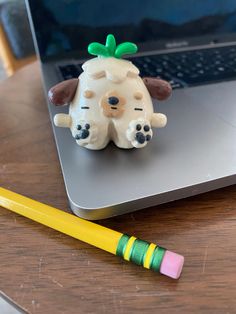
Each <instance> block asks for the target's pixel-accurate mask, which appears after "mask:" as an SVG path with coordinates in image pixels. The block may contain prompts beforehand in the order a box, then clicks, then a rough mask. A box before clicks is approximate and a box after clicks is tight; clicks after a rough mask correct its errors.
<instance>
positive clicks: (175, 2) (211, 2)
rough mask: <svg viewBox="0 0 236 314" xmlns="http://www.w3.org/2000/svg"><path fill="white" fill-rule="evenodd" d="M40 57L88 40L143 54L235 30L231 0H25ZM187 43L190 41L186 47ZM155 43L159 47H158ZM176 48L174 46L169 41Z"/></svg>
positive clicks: (82, 51) (82, 49) (80, 49)
mask: <svg viewBox="0 0 236 314" xmlns="http://www.w3.org/2000/svg"><path fill="white" fill-rule="evenodd" d="M28 2H29V8H30V11H31V16H32V21H33V24H34V29H35V34H36V38H37V43H38V48H39V52H40V55H41V57H42V59H44V58H45V57H47V56H55V55H60V54H62V53H64V52H68V51H77V54H78V57H83V56H86V49H87V46H88V44H89V43H90V42H93V41H98V42H104V41H105V38H106V35H107V34H109V33H112V34H114V35H115V37H116V39H117V42H118V43H119V42H123V41H132V42H135V43H137V44H138V46H139V48H140V49H141V50H145V49H149V50H151V49H156V48H158V47H159V46H160V44H162V45H163V43H165V45H164V46H163V47H168V43H169V47H171V45H172V42H175V41H177V42H179V43H180V45H181V43H182V44H183V45H184V44H185V43H186V42H187V39H194V38H195V39H196V38H199V37H201V38H209V36H210V37H211V38H212V39H213V38H218V37H217V36H221V37H222V36H223V37H224V35H225V34H227V35H229V34H232V33H234V32H236V1H235V0H164V1H162V0H145V1H143V0H132V1H128V0H118V1H112V0H57V1H55V0H28ZM187 44H188V43H187ZM158 45H159V46H158ZM173 45H175V43H173Z"/></svg>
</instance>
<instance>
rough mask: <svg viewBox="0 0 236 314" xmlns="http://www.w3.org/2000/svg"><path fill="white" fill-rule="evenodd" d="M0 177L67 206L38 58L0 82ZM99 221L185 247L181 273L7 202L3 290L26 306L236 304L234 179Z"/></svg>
mask: <svg viewBox="0 0 236 314" xmlns="http://www.w3.org/2000/svg"><path fill="white" fill-rule="evenodd" d="M0 185H1V186H3V187H5V188H8V189H11V190H12V191H15V192H18V193H21V194H24V195H26V196H28V197H31V198H33V199H36V200H38V201H41V202H44V203H47V204H50V205H53V206H55V207H58V208H61V209H63V210H66V211H69V208H68V202H67V198H66V193H65V189H64V184H63V179H62V175H61V170H60V166H59V162H58V157H57V153H56V149H55V143H54V139H53V135H52V129H51V125H50V121H49V115H48V111H47V106H46V102H45V99H44V95H43V90H42V84H41V79H40V71H39V66H38V64H37V63H35V64H33V65H30V66H28V67H25V68H24V69H22V70H20V71H19V72H17V73H16V74H15V75H14V76H13V77H11V78H9V79H7V80H6V81H4V82H2V83H1V84H0ZM99 223H100V224H101V225H104V226H107V227H109V228H113V229H115V230H118V231H121V232H125V233H128V234H131V235H135V236H138V237H140V238H141V239H144V240H147V241H151V242H154V243H159V244H160V245H162V246H164V247H167V248H168V249H170V250H172V251H175V252H178V253H180V254H183V255H184V256H185V266H184V270H183V273H182V276H181V278H180V279H179V280H178V281H175V280H172V279H170V278H167V277H165V276H161V275H159V274H156V273H154V272H152V271H148V270H145V269H143V268H141V267H138V266H136V265H132V264H131V263H127V262H125V261H123V260H121V259H120V258H118V257H115V256H113V255H110V254H109V253H106V252H103V251H101V250H99V249H97V248H94V247H92V246H89V245H88V244H86V243H82V242H80V241H78V240H75V239H72V238H69V237H67V236H65V235H63V234H60V233H59V232H56V231H54V230H52V229H49V228H47V227H44V226H42V225H39V224H37V223H35V222H32V221H30V220H27V219H26V218H23V217H21V216H19V215H17V214H14V213H12V212H9V211H7V210H5V209H3V208H0V290H2V291H3V292H4V293H6V294H7V295H8V296H9V297H11V298H12V299H13V300H14V301H15V302H17V303H18V304H19V305H20V306H22V307H23V308H24V309H26V310H27V311H28V312H29V313H44V314H45V313H50V314H51V313H58V314H61V313H72V314H73V313H192V314H194V313H214V314H217V313H227V314H231V313H236V273H235V270H236V186H231V187H228V188H224V189H221V190H217V191H214V192H210V193H206V194H202V195H199V196H196V197H191V198H188V199H184V200H180V201H177V202H172V203H169V204H165V205H161V206H157V207H153V208H149V209H145V210H140V211H138V212H135V213H132V214H127V215H123V216H120V217H116V218H112V219H107V220H102V221H99ZM0 312H1V310H0Z"/></svg>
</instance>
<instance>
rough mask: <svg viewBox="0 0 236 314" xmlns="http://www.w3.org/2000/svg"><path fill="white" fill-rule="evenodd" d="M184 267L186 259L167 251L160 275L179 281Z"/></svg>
mask: <svg viewBox="0 0 236 314" xmlns="http://www.w3.org/2000/svg"><path fill="white" fill-rule="evenodd" d="M183 265H184V257H183V256H182V255H179V254H176V253H174V252H170V251H166V252H165V255H164V257H163V260H162V263H161V267H160V273H161V274H163V275H166V276H168V277H171V278H174V279H178V278H179V276H180V274H181V271H182V268H183Z"/></svg>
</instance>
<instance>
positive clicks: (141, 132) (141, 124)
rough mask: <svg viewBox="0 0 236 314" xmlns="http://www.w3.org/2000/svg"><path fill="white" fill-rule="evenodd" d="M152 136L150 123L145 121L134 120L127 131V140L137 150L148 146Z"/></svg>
mask: <svg viewBox="0 0 236 314" xmlns="http://www.w3.org/2000/svg"><path fill="white" fill-rule="evenodd" d="M152 135H153V132H152V129H151V125H150V122H149V121H148V120H145V119H138V120H132V121H131V122H130V124H129V127H128V130H127V131H126V136H127V139H128V140H129V141H130V142H131V144H132V145H133V146H134V147H136V148H141V147H144V146H146V145H147V143H148V142H149V141H150V140H151V139H152Z"/></svg>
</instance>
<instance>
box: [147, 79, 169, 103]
mask: <svg viewBox="0 0 236 314" xmlns="http://www.w3.org/2000/svg"><path fill="white" fill-rule="evenodd" d="M143 82H144V84H145V85H146V87H147V89H148V91H149V93H150V95H151V97H153V98H156V99H158V100H165V99H167V98H168V97H169V96H170V95H171V91H172V88H171V86H170V84H169V83H168V82H166V81H163V80H161V79H158V78H155V77H144V78H143Z"/></svg>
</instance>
